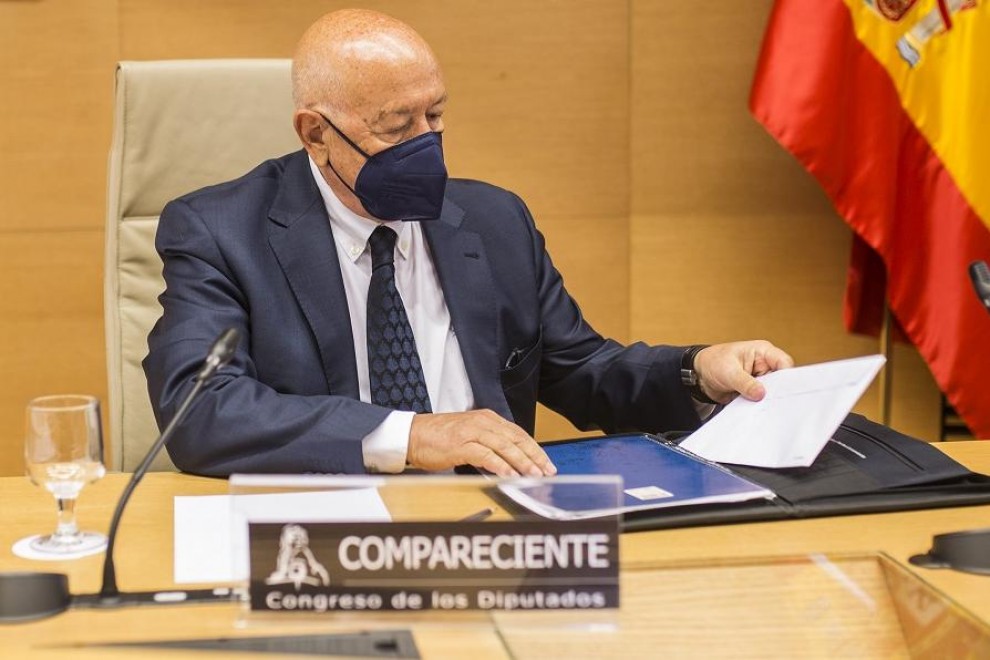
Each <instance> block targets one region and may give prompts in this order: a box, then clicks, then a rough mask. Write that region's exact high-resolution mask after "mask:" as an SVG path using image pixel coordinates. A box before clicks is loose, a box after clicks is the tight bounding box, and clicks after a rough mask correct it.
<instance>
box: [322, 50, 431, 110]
mask: <svg viewBox="0 0 990 660" xmlns="http://www.w3.org/2000/svg"><path fill="white" fill-rule="evenodd" d="M338 93H339V94H340V95H341V98H339V99H337V101H338V102H339V103H338V105H339V106H340V107H341V108H342V109H344V110H346V111H348V112H349V113H351V114H355V115H358V116H360V117H362V118H364V119H366V120H374V119H376V118H379V117H380V116H381V115H384V114H388V113H394V112H414V111H417V110H425V109H426V108H429V107H430V106H432V105H434V104H436V103H438V102H440V101H442V100H443V99H444V98H445V97H446V91H445V87H444V83H443V76H442V74H441V71H440V67H439V66H438V65H437V63H436V62H435V61H434V60H432V59H429V60H425V59H416V60H403V61H386V60H379V61H367V62H355V63H353V64H351V65H350V66H349V67H348V69H347V75H346V76H344V77H342V78H340V85H339V86H338Z"/></svg>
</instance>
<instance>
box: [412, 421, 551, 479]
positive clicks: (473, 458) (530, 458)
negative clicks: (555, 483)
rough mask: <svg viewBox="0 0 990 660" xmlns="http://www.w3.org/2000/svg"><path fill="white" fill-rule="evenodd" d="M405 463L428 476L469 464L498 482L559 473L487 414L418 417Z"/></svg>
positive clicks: (523, 436) (536, 448)
mask: <svg viewBox="0 0 990 660" xmlns="http://www.w3.org/2000/svg"><path fill="white" fill-rule="evenodd" d="M407 460H408V462H409V465H410V466H412V467H414V468H419V469H421V470H429V471H439V470H450V469H452V468H454V467H456V466H458V465H473V466H475V467H478V468H481V469H483V470H487V471H489V472H491V473H493V474H497V475H498V476H500V477H513V476H520V475H523V476H527V477H543V476H553V475H554V474H557V468H556V467H554V465H553V463H551V462H550V459H549V457H547V454H546V452H545V451H543V448H542V447H540V445H539V444H537V442H536V440H533V438H531V437H530V436H529V434H528V433H526V432H525V431H523V430H522V429H521V428H519V427H518V426H516V425H515V424H513V423H512V422H510V421H507V420H505V419H503V418H502V417H500V416H499V415H497V414H495V413H494V412H492V411H491V410H471V411H468V412H462V413H434V414H419V415H416V416H415V417H413V421H412V428H411V429H410V431H409V450H408V454H407Z"/></svg>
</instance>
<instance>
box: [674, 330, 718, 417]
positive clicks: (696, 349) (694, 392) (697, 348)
mask: <svg viewBox="0 0 990 660" xmlns="http://www.w3.org/2000/svg"><path fill="white" fill-rule="evenodd" d="M708 346H709V345H708V344H695V345H694V346H688V347H687V349H685V350H684V355H682V356H681V383H682V384H683V385H684V387H686V388H687V389H688V392H690V394H691V398H692V399H694V400H695V401H698V402H700V403H711V404H714V405H718V401H715V400H714V399H712V398H711V397H710V396H708V395H707V394H705V390H703V389H701V381H700V380H699V379H698V372H697V371H695V370H694V358H695V357H696V356H697V355H698V353H700V352H701V351H702V350H703V349H705V348H708Z"/></svg>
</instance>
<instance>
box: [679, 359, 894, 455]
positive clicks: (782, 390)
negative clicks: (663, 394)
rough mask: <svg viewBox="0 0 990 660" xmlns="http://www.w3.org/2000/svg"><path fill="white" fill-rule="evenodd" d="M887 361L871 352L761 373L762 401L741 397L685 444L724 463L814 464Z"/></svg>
mask: <svg viewBox="0 0 990 660" xmlns="http://www.w3.org/2000/svg"><path fill="white" fill-rule="evenodd" d="M885 361H886V359H885V358H884V357H883V356H882V355H868V356H865V357H858V358H852V359H849V360H837V361H835V362H824V363H822V364H812V365H807V366H802V367H794V368H793V369H783V370H781V371H775V372H773V373H769V374H766V375H765V376H760V377H759V378H758V380H759V381H761V382H762V383H763V385H764V387H766V396H765V397H764V398H763V400H762V401H749V400H747V399H744V398H743V397H741V396H740V397H736V398H735V399H734V400H733V401H732V402H731V403H729V405H727V406H726V407H725V408H724V409H723V410H722V412H720V413H719V414H718V415H716V416H715V417H713V418H712V419H711V420H709V421H708V422H707V423H706V424H704V425H703V426H702V427H701V428H700V429H698V430H697V431H695V432H694V433H692V434H691V435H690V436H688V438H687V439H686V440H684V442H682V443H681V447H683V448H685V449H687V450H688V451H690V452H693V453H695V454H697V455H698V456H701V457H703V458H707V459H708V460H711V461H717V462H719V463H734V464H736V465H752V466H756V467H766V468H785V467H808V466H809V465H811V464H812V463H813V462H814V460H815V458H817V456H818V454H819V453H820V452H821V450H822V449H823V448H824V447H825V444H826V443H827V442H828V441H829V439H830V438H831V437H832V434H833V433H835V430H836V429H837V428H839V424H841V423H842V420H843V419H845V417H846V415H847V414H849V411H850V410H851V409H852V407H853V406H854V405H855V404H856V401H858V400H859V397H861V396H863V392H865V391H866V388H867V387H869V385H870V383H871V382H872V381H873V379H874V378H875V377H876V375H877V372H879V371H880V368H881V367H883V364H884V362H885Z"/></svg>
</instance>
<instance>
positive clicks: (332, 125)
mask: <svg viewBox="0 0 990 660" xmlns="http://www.w3.org/2000/svg"><path fill="white" fill-rule="evenodd" d="M313 112H315V113H316V114H318V115H319V116H321V117H323V119H324V121H326V122H327V123H328V124H330V128H332V129H333V130H334V131H335V132H336V133H337V135H339V136H340V137H342V138H343V139H344V142H346V143H347V144H349V145H351V149H353V150H354V151H356V152H358V153H359V154H361V155H362V156H364V158H365V160H367V159H369V158H371V155H369V154H367V153H365V151H364V149H362V148H361V147H359V146H357V145H356V144H355V143H354V141H353V140H351V138H349V137H347V136H346V135H344V132H343V131H342V130H340V129H339V128H337V126H336V125H335V124H334V123H333V122H332V121H330V118H329V117H327V116H326V115H325V114H323V113H322V112H320V111H319V110H314V111H313Z"/></svg>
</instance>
